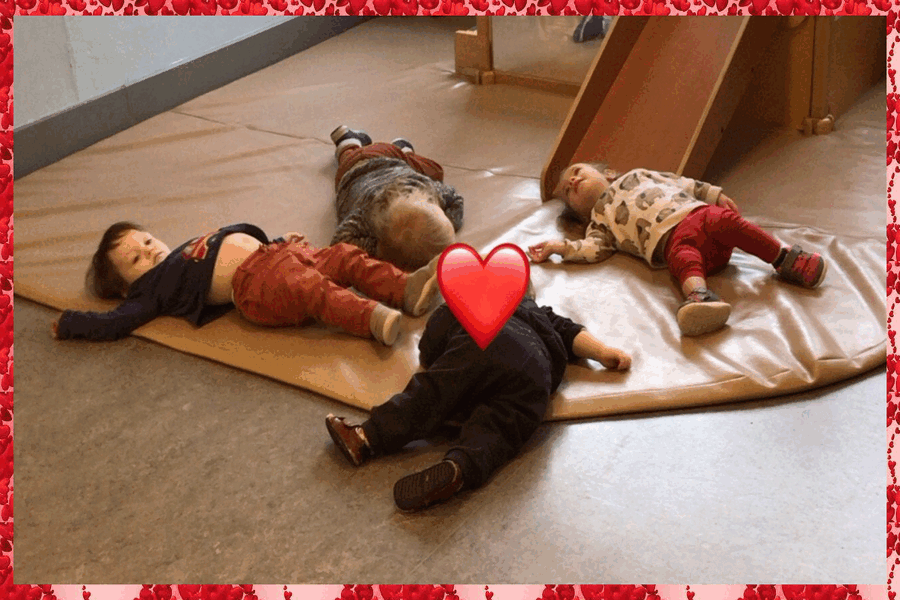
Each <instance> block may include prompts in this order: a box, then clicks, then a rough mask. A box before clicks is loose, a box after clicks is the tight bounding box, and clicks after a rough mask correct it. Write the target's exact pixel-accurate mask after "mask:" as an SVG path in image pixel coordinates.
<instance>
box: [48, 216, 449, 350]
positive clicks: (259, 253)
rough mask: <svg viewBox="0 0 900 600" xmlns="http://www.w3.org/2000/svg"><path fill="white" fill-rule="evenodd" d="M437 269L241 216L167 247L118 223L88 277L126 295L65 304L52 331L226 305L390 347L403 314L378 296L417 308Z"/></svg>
mask: <svg viewBox="0 0 900 600" xmlns="http://www.w3.org/2000/svg"><path fill="white" fill-rule="evenodd" d="M434 267H435V264H434V263H431V264H429V265H426V266H425V267H423V268H421V269H419V270H418V271H416V272H414V273H411V274H406V273H404V272H402V271H400V270H399V269H397V268H396V267H394V266H393V265H390V264H388V263H385V262H382V261H379V260H375V259H373V258H371V257H370V256H368V255H367V254H366V253H365V252H364V251H363V250H361V249H359V248H356V247H355V246H350V245H349V244H337V245H334V246H329V247H326V248H316V247H313V246H310V245H309V244H307V243H306V242H304V241H303V236H302V235H300V234H298V233H288V234H285V236H284V237H283V238H279V239H277V240H274V241H269V239H268V237H267V236H266V234H265V233H264V232H263V231H262V230H261V229H260V228H258V227H256V226H254V225H248V224H238V225H230V226H228V227H223V228H221V229H218V230H216V231H213V232H211V233H208V234H206V235H202V236H200V237H196V238H194V239H192V240H190V241H188V242H185V243H184V244H182V245H181V246H179V247H177V248H176V249H175V250H174V251H170V250H169V248H168V246H166V245H165V244H164V243H163V242H162V241H160V240H158V239H157V238H155V237H154V236H153V235H151V234H150V233H148V232H146V231H144V228H143V227H141V226H140V225H137V224H134V223H130V222H120V223H116V224H114V225H112V226H111V227H110V228H109V229H107V231H106V233H105V234H104V236H103V239H102V240H101V243H100V245H99V247H98V249H97V252H96V253H95V254H94V257H93V260H92V263H91V268H90V269H89V271H88V277H87V280H88V283H89V286H90V287H91V288H92V291H93V292H94V293H95V294H97V295H98V296H100V297H102V298H124V302H122V303H121V304H120V305H119V306H118V307H117V308H115V309H113V310H111V311H108V312H90V311H89V312H80V311H73V310H67V311H65V312H63V314H62V316H61V317H60V318H59V321H58V322H56V323H54V325H53V330H54V334H55V335H56V337H57V338H59V339H69V338H84V339H90V340H115V339H118V338H121V337H123V336H126V335H128V334H129V333H130V332H132V331H134V330H135V329H137V328H138V327H140V326H141V325H144V324H145V323H147V322H149V321H151V320H152V319H154V318H155V317H157V316H163V315H168V316H175V317H184V318H186V319H187V320H188V321H190V322H191V323H193V324H194V325H197V326H202V325H205V324H206V323H209V322H210V321H212V320H214V319H216V318H218V317H220V316H222V315H223V314H225V313H226V312H227V311H228V310H230V308H231V306H232V304H233V305H235V306H237V308H238V310H239V312H240V313H241V315H242V316H244V317H245V318H247V319H248V320H250V321H251V322H254V323H257V324H260V325H267V326H283V325H300V324H302V323H304V322H306V321H308V320H310V319H317V320H320V321H322V322H324V323H327V324H330V325H334V326H337V327H340V328H342V329H344V330H345V331H347V332H349V333H352V334H354V335H358V336H362V337H374V338H375V339H377V340H378V341H380V342H381V343H383V344H386V345H390V344H392V343H393V342H394V341H395V340H396V338H397V334H398V332H399V318H400V313H399V312H398V311H397V310H394V308H389V307H388V306H385V305H384V304H382V302H385V303H387V304H388V305H390V306H391V307H395V308H402V309H403V310H405V311H406V312H407V313H409V314H412V315H414V316H419V315H421V314H423V313H424V312H425V311H426V310H427V309H428V307H429V305H430V303H431V300H432V299H433V298H434V297H435V295H436V293H437V278H436V276H435V273H434ZM349 286H355V287H356V288H357V289H359V290H360V291H361V292H362V293H364V294H366V295H367V296H368V298H363V297H361V296H360V295H358V294H356V293H354V292H353V291H351V290H349V289H347V288H348V287H349Z"/></svg>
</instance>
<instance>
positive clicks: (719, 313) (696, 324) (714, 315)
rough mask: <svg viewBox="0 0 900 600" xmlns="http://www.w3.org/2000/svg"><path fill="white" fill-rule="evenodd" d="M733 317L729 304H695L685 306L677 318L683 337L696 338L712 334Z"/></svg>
mask: <svg viewBox="0 0 900 600" xmlns="http://www.w3.org/2000/svg"><path fill="white" fill-rule="evenodd" d="M729 316H731V305H730V304H728V303H727V302H695V303H693V304H688V305H686V306H683V307H682V308H681V309H680V310H679V311H678V314H677V316H676V320H677V321H678V328H679V329H680V330H681V335H684V336H688V337H691V336H695V335H703V334H704V333H712V332H713V331H717V330H719V329H721V328H722V327H724V326H725V323H727V322H728V317H729Z"/></svg>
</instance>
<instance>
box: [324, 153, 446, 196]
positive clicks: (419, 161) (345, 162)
mask: <svg viewBox="0 0 900 600" xmlns="http://www.w3.org/2000/svg"><path fill="white" fill-rule="evenodd" d="M376 156H388V157H390V158H399V159H400V160H402V161H406V164H408V165H409V166H410V167H412V168H413V169H415V170H416V171H418V172H419V173H421V174H423V175H427V176H428V177H431V178H432V179H434V180H436V181H443V180H444V169H443V167H441V165H439V164H437V163H436V162H434V161H433V160H431V159H430V158H425V157H424V156H420V155H418V154H415V153H414V152H404V151H403V150H401V149H400V148H398V147H397V146H395V145H393V144H386V143H384V142H378V143H375V144H369V145H368V146H360V147H357V148H348V149H347V150H344V151H343V152H341V155H340V157H339V158H338V170H337V175H336V176H335V178H334V188H335V189H337V187H338V184H340V182H341V178H342V177H343V176H344V174H345V173H347V171H349V170H350V167H352V166H353V165H355V164H356V163H358V162H359V161H361V160H365V159H367V158H375V157H376Z"/></svg>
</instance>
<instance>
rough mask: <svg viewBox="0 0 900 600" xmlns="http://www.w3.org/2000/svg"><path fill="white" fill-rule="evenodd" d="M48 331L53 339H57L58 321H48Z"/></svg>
mask: <svg viewBox="0 0 900 600" xmlns="http://www.w3.org/2000/svg"><path fill="white" fill-rule="evenodd" d="M50 333H51V334H52V335H53V339H55V340H58V339H59V321H53V322H52V323H50Z"/></svg>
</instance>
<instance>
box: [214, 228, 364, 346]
mask: <svg viewBox="0 0 900 600" xmlns="http://www.w3.org/2000/svg"><path fill="white" fill-rule="evenodd" d="M295 248H296V246H295ZM232 285H233V289H234V303H235V306H236V307H237V308H238V310H239V311H240V313H241V314H242V315H243V316H244V317H245V318H246V319H247V320H249V321H251V322H253V323H257V324H259V325H267V326H271V327H278V326H284V325H301V324H302V323H304V322H305V321H307V320H309V319H313V318H314V319H319V320H321V321H322V322H324V323H327V324H329V325H334V326H336V327H340V328H342V329H344V330H345V331H347V332H348V333H351V334H353V335H358V336H361V337H372V332H371V329H370V321H371V317H372V313H373V312H374V310H375V307H376V305H377V302H375V301H374V300H371V299H369V298H363V297H361V296H359V295H358V294H355V293H353V292H352V291H350V290H348V289H346V288H345V287H343V286H341V285H339V284H338V283H336V282H335V281H332V280H331V279H329V278H328V277H326V276H325V275H323V274H322V273H320V272H319V271H317V270H316V269H315V268H314V267H313V266H311V265H309V264H306V262H305V261H304V260H303V256H302V255H299V254H298V253H297V252H295V251H294V249H292V247H291V245H287V244H279V245H271V246H268V247H266V248H265V249H264V250H263V251H262V252H260V253H259V254H256V255H254V256H252V257H251V258H250V259H248V260H247V261H245V263H244V264H243V265H241V266H240V267H239V268H238V271H237V273H235V276H234V280H233V284H232Z"/></svg>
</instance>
